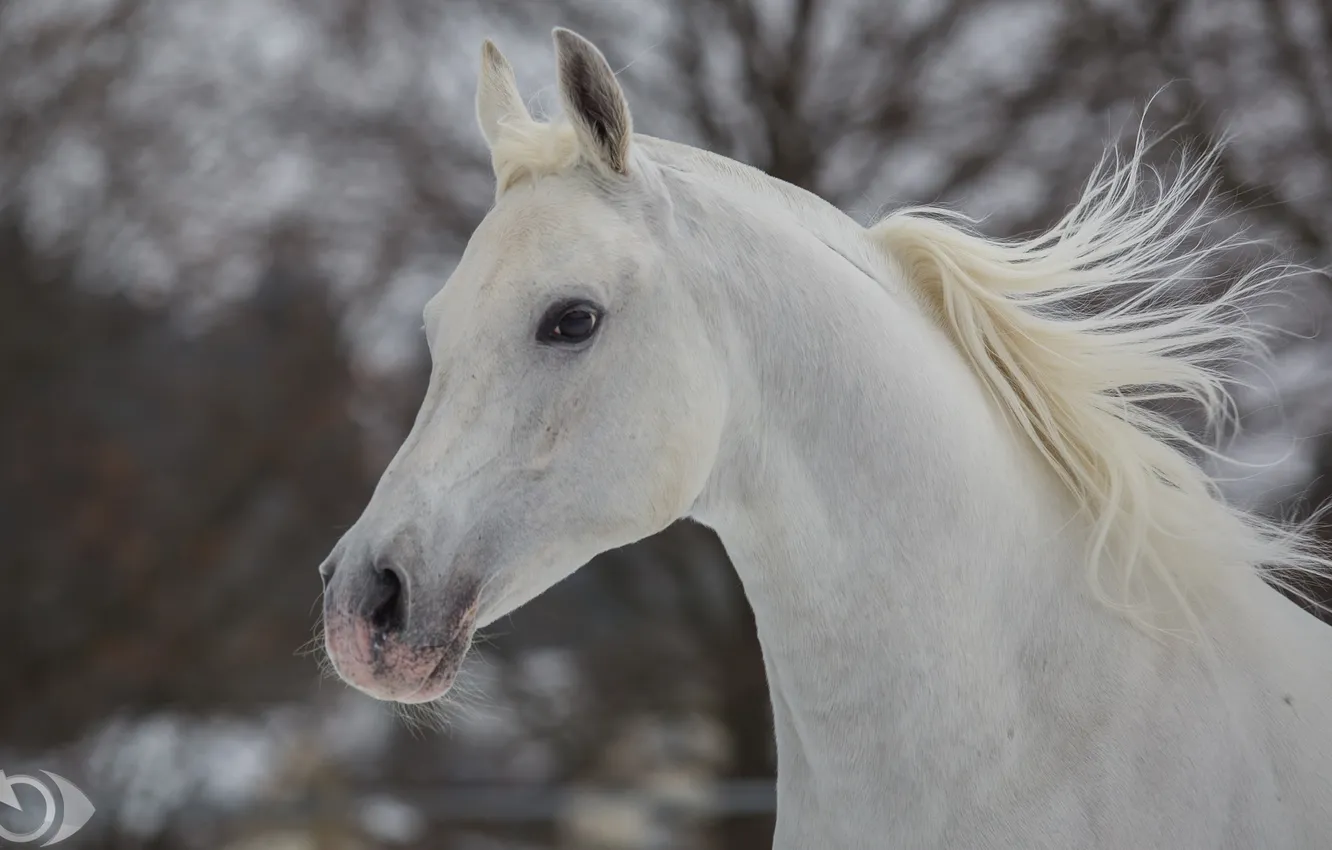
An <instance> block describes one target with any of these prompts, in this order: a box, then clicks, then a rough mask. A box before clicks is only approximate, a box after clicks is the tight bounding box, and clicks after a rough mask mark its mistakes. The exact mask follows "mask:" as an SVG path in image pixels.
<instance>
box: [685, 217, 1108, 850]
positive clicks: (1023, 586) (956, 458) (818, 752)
mask: <svg viewBox="0 0 1332 850" xmlns="http://www.w3.org/2000/svg"><path fill="white" fill-rule="evenodd" d="M775 225H776V226H775V227H773V228H770V229H764V228H757V229H753V230H749V231H747V232H746V233H744V234H740V235H737V236H736V238H747V239H751V240H755V239H756V240H759V243H760V244H757V245H754V246H753V247H752V249H750V250H746V251H745V252H744V257H743V259H741V260H738V261H737V262H739V263H741V264H742V265H743V266H744V267H743V268H737V269H734V270H730V272H732V273H728V274H726V275H724V277H725V280H726V282H724V283H722V284H721V286H722V289H721V291H720V292H719V293H717V294H714V295H710V296H709V297H713V298H716V299H718V301H719V303H717V304H716V305H714V306H715V307H716V308H717V309H718V310H719V311H720V312H722V313H724V314H725V315H728V316H729V317H730V325H729V326H728V327H725V328H723V329H722V332H724V333H725V334H726V335H727V338H726V339H725V340H721V341H719V345H722V346H724V347H725V348H726V350H727V351H728V356H729V357H730V358H731V364H730V365H731V377H732V398H731V405H732V407H731V421H730V426H729V431H728V434H727V436H726V438H725V439H724V444H723V448H722V453H721V456H720V457H719V460H718V462H717V465H716V467H715V473H714V476H713V480H712V481H711V482H710V485H709V487H708V489H707V490H706V491H705V493H704V495H703V497H702V498H701V499H700V501H699V503H698V505H697V510H696V512H695V516H696V517H697V518H698V519H699V520H700V521H702V522H704V523H705V524H707V525H710V526H711V527H713V528H714V529H715V530H716V531H717V532H718V533H719V535H720V537H721V539H722V542H723V543H724V545H725V546H726V549H727V551H728V553H729V555H730V557H731V559H732V561H733V562H734V564H735V566H736V569H737V570H738V572H739V575H740V578H741V580H742V582H743V584H744V587H745V590H746V595H747V596H748V598H749V601H750V603H751V605H752V606H753V609H754V613H755V618H756V622H757V626H758V632H759V637H760V640H761V642H762V644H763V647H764V657H765V663H766V665H767V667H768V677H769V682H770V687H771V689H772V696H773V705H774V716H775V720H776V726H777V738H778V753H779V761H780V762H781V764H780V770H779V777H780V779H779V789H783V790H780V791H779V794H785V796H786V799H787V800H788V801H790V800H792V799H793V798H801V797H804V798H810V799H811V801H809V804H810V805H818V806H820V807H821V806H823V805H824V803H822V802H820V803H817V804H816V803H815V802H812V797H817V798H818V800H820V801H825V802H826V801H827V800H836V801H838V803H837V805H852V806H854V801H856V800H858V799H861V798H865V799H864V803H865V808H863V811H875V810H876V809H875V806H876V805H877V806H878V809H877V810H883V800H885V799H889V798H891V799H894V800H896V801H897V802H896V803H895V805H894V806H893V808H894V809H895V810H897V811H898V812H899V813H900V812H901V811H904V810H909V811H911V812H912V813H913V814H912V815H911V817H914V818H922V819H925V821H926V822H934V821H937V822H938V823H942V819H943V818H944V817H945V814H946V811H947V808H948V806H947V801H946V800H944V799H943V797H942V794H943V791H944V789H951V792H952V793H958V790H959V789H960V788H963V787H965V785H966V783H967V782H972V781H979V780H978V775H977V773H976V771H975V767H976V765H977V764H978V759H979V760H981V761H984V760H985V759H987V758H988V757H989V756H991V755H993V754H995V753H996V752H998V750H1000V749H1003V748H1004V747H1005V745H1007V747H1008V750H1007V752H1010V753H1011V752H1012V747H1013V746H1014V743H1013V742H1014V739H1015V738H1022V739H1024V740H1025V739H1031V738H1035V737H1037V734H1036V732H1035V731H1034V730H1033V729H1032V727H1033V726H1038V725H1041V724H1051V723H1054V722H1055V721H1054V719H1053V717H1054V710H1053V706H1055V705H1057V704H1059V702H1060V699H1061V697H1060V695H1059V694H1056V693H1051V694H1050V695H1049V696H1050V706H1051V712H1050V716H1048V717H1043V716H1042V715H1041V714H1040V712H1039V711H1035V710H1033V706H1032V704H1031V703H1030V701H1029V694H1030V692H1031V689H1032V688H1037V689H1039V688H1046V689H1047V690H1058V689H1059V688H1066V689H1067V693H1068V694H1069V700H1070V701H1071V700H1074V699H1076V698H1079V697H1080V698H1082V699H1085V694H1077V692H1078V691H1079V690H1080V686H1082V685H1084V684H1085V682H1084V681H1083V680H1082V679H1080V678H1078V677H1080V676H1083V677H1085V676H1090V675H1095V673H1096V671H1097V670H1098V669H1099V668H1098V666H1097V664H1095V663H1090V658H1091V657H1098V656H1100V657H1105V655H1106V653H1105V644H1106V643H1107V642H1113V641H1116V640H1126V639H1127V638H1125V637H1123V636H1124V635H1125V634H1126V631H1127V630H1126V629H1125V628H1124V627H1122V625H1121V624H1119V623H1118V622H1117V621H1113V620H1112V619H1111V618H1109V617H1108V616H1107V615H1106V613H1105V612H1104V611H1100V610H1099V609H1097V608H1096V607H1095V606H1093V605H1091V604H1090V603H1089V600H1088V599H1087V598H1086V597H1087V594H1086V593H1085V591H1084V589H1083V588H1084V583H1083V573H1082V571H1081V570H1080V569H1079V566H1078V560H1079V557H1080V555H1081V554H1082V552H1083V551H1084V547H1085V543H1086V538H1085V536H1083V535H1084V532H1082V531H1081V530H1080V529H1081V528H1082V526H1081V525H1080V523H1078V522H1077V521H1076V519H1074V518H1072V514H1073V510H1072V507H1071V501H1070V500H1069V499H1068V498H1067V497H1066V496H1065V495H1064V494H1063V492H1062V491H1061V490H1060V488H1059V486H1058V484H1057V482H1056V480H1055V478H1054V476H1053V475H1052V474H1050V473H1049V472H1048V471H1046V470H1045V469H1043V468H1042V467H1041V465H1040V463H1039V461H1038V459H1037V455H1036V453H1035V452H1034V450H1031V449H1029V448H1027V447H1025V446H1024V444H1023V443H1022V442H1021V441H1019V440H1017V439H1016V438H1015V436H1014V434H1013V433H1012V432H1011V431H1010V429H1009V428H1008V426H1007V425H1006V424H1005V423H1004V422H1003V421H1002V419H1001V418H1000V416H999V415H998V413H997V412H996V411H995V410H994V409H993V408H992V407H991V405H990V403H989V401H988V398H987V397H986V396H985V395H984V393H983V391H982V389H981V387H980V385H979V383H978V382H977V381H976V380H975V379H974V377H973V376H972V375H971V373H970V372H969V371H968V370H967V368H966V366H965V364H964V363H963V362H962V361H961V358H960V357H958V356H957V355H956V353H955V352H954V351H953V350H952V349H951V348H950V346H949V344H948V342H947V340H946V338H945V337H944V336H943V334H942V333H941V332H939V331H938V330H937V329H936V328H935V327H934V326H933V324H932V323H930V322H929V321H927V320H926V319H925V318H924V317H923V316H922V315H920V314H919V312H918V310H917V308H916V307H915V306H914V305H913V304H911V303H910V300H909V299H907V298H904V297H902V296H901V294H900V293H899V294H891V293H890V292H889V291H888V290H886V289H885V288H884V287H883V286H882V285H880V284H879V283H878V282H876V281H875V280H873V279H871V278H870V277H869V276H867V275H866V274H864V273H863V272H861V271H860V270H859V269H858V268H857V266H861V267H864V265H865V264H866V263H869V262H872V261H870V260H865V258H863V257H857V258H855V261H854V264H853V262H847V261H846V260H845V259H843V258H842V257H841V256H839V253H841V249H840V248H839V251H838V252H834V251H832V250H829V249H828V247H827V243H826V240H822V239H817V238H815V237H814V236H813V235H812V234H810V233H808V232H807V231H804V230H801V229H800V228H795V227H785V226H783V225H782V224H781V223H780V222H775ZM768 230H770V231H771V232H768ZM760 231H763V232H760ZM723 241H725V240H723V239H717V243H718V244H720V243H721V242H723ZM882 272H883V273H884V274H885V275H886V274H892V271H891V270H890V269H886V268H885V269H882ZM713 280H714V281H715V277H714V278H713ZM714 285H715V284H714ZM1084 658H1086V659H1087V661H1086V662H1083V661H1082V660H1081V659H1084ZM1052 664H1053V665H1057V666H1058V667H1062V668H1064V669H1065V670H1066V671H1068V673H1067V675H1064V676H1063V678H1062V679H1061V685H1060V686H1058V687H1056V688H1053V689H1052V688H1051V687H1050V686H1049V684H1048V682H1049V677H1050V675H1051V674H1052V672H1053V671H1051V670H1048V669H1047V667H1048V666H1049V665H1052ZM1046 732H1048V730H1045V731H1042V733H1041V734H1046ZM1046 740H1048V738H1046ZM867 795H868V796H869V797H872V798H873V799H869V798H867ZM799 808H800V806H799V804H798V803H796V804H791V805H788V808H787V811H788V812H792V814H791V817H793V818H794V817H796V815H795V814H794V812H796V811H798V810H799ZM898 817H900V814H899V816H898ZM930 831H931V830H930V828H928V827H925V828H923V832H922V833H921V834H922V835H924V834H926V833H928V832H930ZM816 839H819V837H818V836H811V840H816ZM824 839H826V836H825V837H824Z"/></svg>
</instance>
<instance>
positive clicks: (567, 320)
mask: <svg viewBox="0 0 1332 850" xmlns="http://www.w3.org/2000/svg"><path fill="white" fill-rule="evenodd" d="M600 319H601V311H600V310H598V309H597V308H596V307H594V306H592V305H591V304H570V305H563V306H560V307H556V308H554V309H552V310H551V311H550V312H548V313H547V314H546V318H544V319H543V320H542V321H541V327H540V329H539V330H538V331H537V339H539V340H541V341H542V342H562V343H574V342H582V341H583V340H585V339H589V338H590V337H591V336H592V334H593V333H594V332H595V331H596V329H597V324H598V323H599V321H600Z"/></svg>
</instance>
